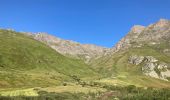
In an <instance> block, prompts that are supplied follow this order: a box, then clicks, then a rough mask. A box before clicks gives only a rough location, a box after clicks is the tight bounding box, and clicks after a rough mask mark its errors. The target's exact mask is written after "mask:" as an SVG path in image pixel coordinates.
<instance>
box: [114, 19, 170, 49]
mask: <svg viewBox="0 0 170 100" xmlns="http://www.w3.org/2000/svg"><path fill="white" fill-rule="evenodd" d="M169 38H170V21H169V20H166V19H160V20H159V21H158V22H156V23H155V24H151V25H149V26H147V27H144V26H140V25H135V26H133V27H132V28H131V30H130V32H129V33H128V34H127V35H126V36H125V37H124V38H122V39H121V40H120V41H119V42H118V43H117V44H116V46H114V47H113V48H112V51H113V52H117V51H119V50H124V49H127V48H129V47H141V46H142V45H144V44H146V43H147V44H151V45H154V44H159V43H160V42H161V41H165V40H169Z"/></svg>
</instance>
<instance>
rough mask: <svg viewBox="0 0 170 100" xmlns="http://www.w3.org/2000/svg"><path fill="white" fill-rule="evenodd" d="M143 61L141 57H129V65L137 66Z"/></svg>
mask: <svg viewBox="0 0 170 100" xmlns="http://www.w3.org/2000/svg"><path fill="white" fill-rule="evenodd" d="M143 60H144V57H143V56H137V55H134V56H130V58H129V63H131V64H135V65H139V64H140V63H141V62H142V61H143Z"/></svg>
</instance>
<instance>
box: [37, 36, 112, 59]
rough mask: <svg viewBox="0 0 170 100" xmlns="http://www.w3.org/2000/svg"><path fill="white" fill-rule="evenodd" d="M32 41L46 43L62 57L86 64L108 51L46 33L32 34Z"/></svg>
mask: <svg viewBox="0 0 170 100" xmlns="http://www.w3.org/2000/svg"><path fill="white" fill-rule="evenodd" d="M34 39H36V40H38V41H41V42H44V43H46V44H47V45H49V46H50V47H51V48H53V49H55V50H56V51H57V52H59V53H61V54H63V55H66V56H71V57H76V58H80V59H84V60H85V61H86V62H89V61H90V60H91V59H95V58H98V57H100V56H102V55H104V54H105V53H106V52H107V51H108V50H109V49H108V48H104V47H100V46H96V45H92V44H80V43H78V42H74V41H70V40H63V39H60V38H57V37H54V36H51V35H49V34H47V33H37V34H34Z"/></svg>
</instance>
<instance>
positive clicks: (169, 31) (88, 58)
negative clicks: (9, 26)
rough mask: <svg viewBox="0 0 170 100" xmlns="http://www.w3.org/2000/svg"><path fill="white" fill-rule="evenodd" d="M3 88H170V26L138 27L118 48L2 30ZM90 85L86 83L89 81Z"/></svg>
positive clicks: (0, 77)
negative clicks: (82, 84) (72, 85)
mask: <svg viewBox="0 0 170 100" xmlns="http://www.w3.org/2000/svg"><path fill="white" fill-rule="evenodd" d="M0 38H1V39H0V44H1V45H0V69H1V71H0V87H2V88H6V87H8V88H9V87H11V88H14V87H15V88H17V87H39V86H45V87H47V86H53V85H57V86H58V85H61V84H62V83H64V82H68V83H69V82H70V83H75V79H76V80H78V81H80V80H79V78H81V80H84V81H87V83H88V82H89V81H93V82H97V83H100V84H111V85H118V86H119V85H120V86H126V85H135V86H140V87H160V88H162V87H170V85H169V80H170V41H169V40H170V21H168V20H165V19H161V20H160V21H158V22H156V23H154V24H151V25H149V26H146V27H145V26H140V25H135V26H134V27H132V28H131V30H130V32H129V33H128V34H127V35H126V36H125V37H124V38H123V39H121V40H120V41H119V42H118V43H117V44H116V45H115V46H114V47H113V48H104V47H100V46H96V45H91V44H80V43H77V42H74V41H70V40H63V39H60V38H58V37H54V36H51V35H49V34H47V33H28V32H15V31H13V30H3V29H1V30H0ZM85 83H86V82H85Z"/></svg>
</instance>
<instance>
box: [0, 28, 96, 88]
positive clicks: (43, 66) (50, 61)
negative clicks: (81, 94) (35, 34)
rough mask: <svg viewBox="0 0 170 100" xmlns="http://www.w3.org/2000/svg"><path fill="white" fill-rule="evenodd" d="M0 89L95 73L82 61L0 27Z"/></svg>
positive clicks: (55, 82)
mask: <svg viewBox="0 0 170 100" xmlns="http://www.w3.org/2000/svg"><path fill="white" fill-rule="evenodd" d="M0 44H1V45H0V88H5V87H21V86H22V87H32V86H33V87H35V86H41V85H42V86H47V85H57V84H61V83H62V82H64V81H69V80H72V79H71V78H70V76H73V75H75V76H77V77H80V78H85V79H87V78H93V77H96V76H98V74H97V73H96V72H94V71H93V70H91V69H90V68H89V66H87V65H86V64H85V63H84V62H83V61H80V60H76V59H71V58H67V57H65V56H63V55H61V54H59V53H57V52H56V51H55V50H53V49H51V48H50V47H48V46H46V45H45V44H43V43H40V42H38V41H36V40H34V39H32V38H31V37H29V36H26V35H24V34H21V33H17V32H14V31H9V30H0Z"/></svg>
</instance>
